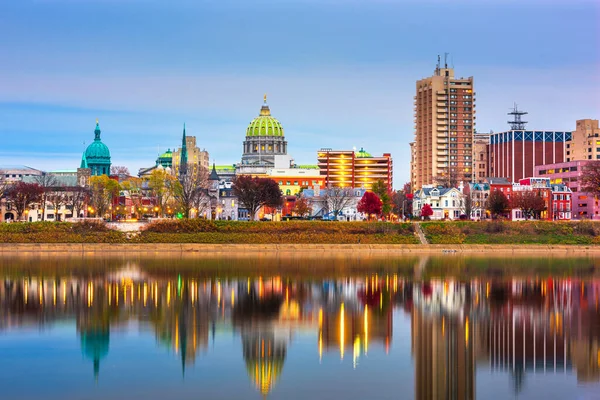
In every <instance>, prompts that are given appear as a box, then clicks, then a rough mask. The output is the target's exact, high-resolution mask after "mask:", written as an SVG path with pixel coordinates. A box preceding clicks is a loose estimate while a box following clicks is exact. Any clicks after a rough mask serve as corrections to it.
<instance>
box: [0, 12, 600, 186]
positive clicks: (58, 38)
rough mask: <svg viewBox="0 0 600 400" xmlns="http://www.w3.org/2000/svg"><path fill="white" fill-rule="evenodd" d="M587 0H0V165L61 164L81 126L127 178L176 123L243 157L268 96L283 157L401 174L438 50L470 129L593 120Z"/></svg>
mask: <svg viewBox="0 0 600 400" xmlns="http://www.w3.org/2000/svg"><path fill="white" fill-rule="evenodd" d="M599 20H600V5H599V3H598V2H596V1H593V0H564V1H556V0H521V1H517V0H502V1H497V0H485V1H483V0H455V1H452V2H448V1H443V0H407V1H401V0H396V1H392V0H368V1H367V0H363V1H359V0H285V1H283V0H259V1H249V0H245V1H242V0H218V1H217V0H215V1H202V0H181V1H176V0H173V1H169V2H166V1H162V0H86V1H77V0H38V1H29V0H19V1H3V2H0V37H1V38H2V40H0V165H2V164H25V165H30V166H33V167H37V168H43V169H66V168H75V167H76V166H77V165H78V164H79V161H80V159H81V152H82V151H83V149H84V145H83V143H84V142H86V143H90V141H91V140H93V130H94V125H95V120H96V118H99V119H100V126H101V128H102V131H103V132H102V138H103V141H104V142H105V143H106V144H107V145H108V146H109V148H110V149H111V152H112V156H113V164H116V165H126V166H128V167H129V168H130V170H131V171H132V172H134V171H137V169H138V168H139V167H142V166H150V165H153V164H154V160H155V159H156V155H157V153H158V151H159V149H160V150H161V151H163V150H166V148H168V147H171V148H173V147H175V146H177V145H178V144H179V143H180V138H181V129H182V125H183V123H184V122H185V123H186V126H187V129H188V134H190V135H195V136H197V138H198V139H197V140H198V143H199V145H200V147H204V148H206V149H207V150H208V151H209V152H210V155H211V159H214V160H215V161H216V162H217V163H218V164H232V163H235V162H238V161H239V160H240V157H241V148H242V141H243V139H244V134H245V129H246V126H247V125H248V123H249V122H250V121H251V120H252V118H254V117H255V116H256V115H257V114H258V111H259V109H260V106H261V103H262V96H263V94H264V93H268V96H269V104H270V106H271V111H272V113H273V115H274V116H275V117H276V118H278V119H279V120H280V121H281V123H282V124H283V126H284V129H285V132H286V139H287V141H288V152H289V153H290V154H291V155H292V156H293V157H294V158H295V159H296V161H297V162H298V163H303V164H306V163H315V162H316V151H317V150H318V149H319V148H321V147H332V148H338V149H347V148H352V147H354V146H355V147H358V148H360V147H361V146H364V147H365V149H367V150H368V151H370V152H371V153H374V154H381V153H383V152H391V153H392V155H393V157H394V164H395V168H394V174H395V179H394V184H395V186H396V187H399V186H400V185H401V184H402V183H403V182H405V181H407V180H408V177H409V165H408V159H409V148H408V142H409V141H411V140H412V137H413V105H412V98H413V96H414V91H415V81H416V80H417V79H420V78H423V77H426V76H429V75H431V73H432V71H433V69H434V67H435V63H436V58H437V55H438V54H443V53H444V52H448V53H450V57H449V62H450V63H451V64H453V65H454V67H455V71H456V75H458V76H474V78H475V85H476V92H477V129H478V130H479V131H489V130H490V129H492V130H494V131H501V130H504V129H506V127H507V124H506V121H507V115H506V112H508V108H509V107H511V106H512V104H513V102H517V103H518V104H519V105H520V108H523V109H525V110H526V111H529V115H528V118H527V119H528V121H529V125H528V126H529V127H530V128H532V129H548V130H572V129H574V127H575V120H576V119H580V118H596V119H597V118H599V117H600V74H599V71H600V27H599V26H600V24H599V22H598V21H599Z"/></svg>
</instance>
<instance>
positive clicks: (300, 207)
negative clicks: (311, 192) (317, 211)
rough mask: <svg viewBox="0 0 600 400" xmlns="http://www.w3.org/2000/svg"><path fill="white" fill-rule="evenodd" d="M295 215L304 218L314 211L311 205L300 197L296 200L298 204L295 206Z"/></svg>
mask: <svg viewBox="0 0 600 400" xmlns="http://www.w3.org/2000/svg"><path fill="white" fill-rule="evenodd" d="M293 211H294V213H295V214H296V215H298V216H300V217H304V216H306V215H309V214H310V213H311V211H312V207H311V206H310V203H309V202H308V200H307V199H306V198H305V197H299V198H298V199H297V200H296V204H295V205H294V210H293Z"/></svg>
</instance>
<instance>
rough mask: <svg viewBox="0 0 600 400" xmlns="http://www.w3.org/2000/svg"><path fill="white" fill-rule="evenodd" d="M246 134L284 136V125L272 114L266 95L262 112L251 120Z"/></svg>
mask: <svg viewBox="0 0 600 400" xmlns="http://www.w3.org/2000/svg"><path fill="white" fill-rule="evenodd" d="M246 136H283V127H282V126H281V123H280V122H279V121H277V120H276V119H275V118H273V117H272V116H271V110H270V109H269V106H268V105H267V96H266V95H265V97H264V104H263V106H262V107H261V109H260V114H259V115H258V117H256V118H254V119H253V120H252V122H250V125H248V129H246Z"/></svg>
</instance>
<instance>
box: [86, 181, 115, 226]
mask: <svg viewBox="0 0 600 400" xmlns="http://www.w3.org/2000/svg"><path fill="white" fill-rule="evenodd" d="M118 194H119V182H117V181H116V180H114V179H110V178H109V177H108V176H106V175H100V176H92V177H91V178H90V204H91V205H92V207H93V211H92V214H95V215H96V216H97V217H100V218H104V216H105V215H106V213H107V212H108V210H109V208H110V206H111V205H112V203H113V199H114V197H115V196H117V195H118Z"/></svg>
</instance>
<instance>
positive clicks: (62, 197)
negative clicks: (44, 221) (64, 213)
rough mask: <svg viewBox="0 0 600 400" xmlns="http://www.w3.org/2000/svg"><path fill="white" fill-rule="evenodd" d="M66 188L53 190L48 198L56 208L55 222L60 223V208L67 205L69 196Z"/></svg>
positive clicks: (61, 187)
mask: <svg viewBox="0 0 600 400" xmlns="http://www.w3.org/2000/svg"><path fill="white" fill-rule="evenodd" d="M66 190H67V189H66V188H65V187H64V186H60V187H54V188H53V190H52V191H51V192H50V193H49V194H48V195H47V196H46V199H47V200H48V202H49V203H50V204H51V205H52V207H53V208H54V220H55V221H60V220H61V218H60V215H59V213H58V212H59V211H60V208H61V207H62V206H64V205H66V204H67V201H68V198H69V196H68V195H67V192H66Z"/></svg>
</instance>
